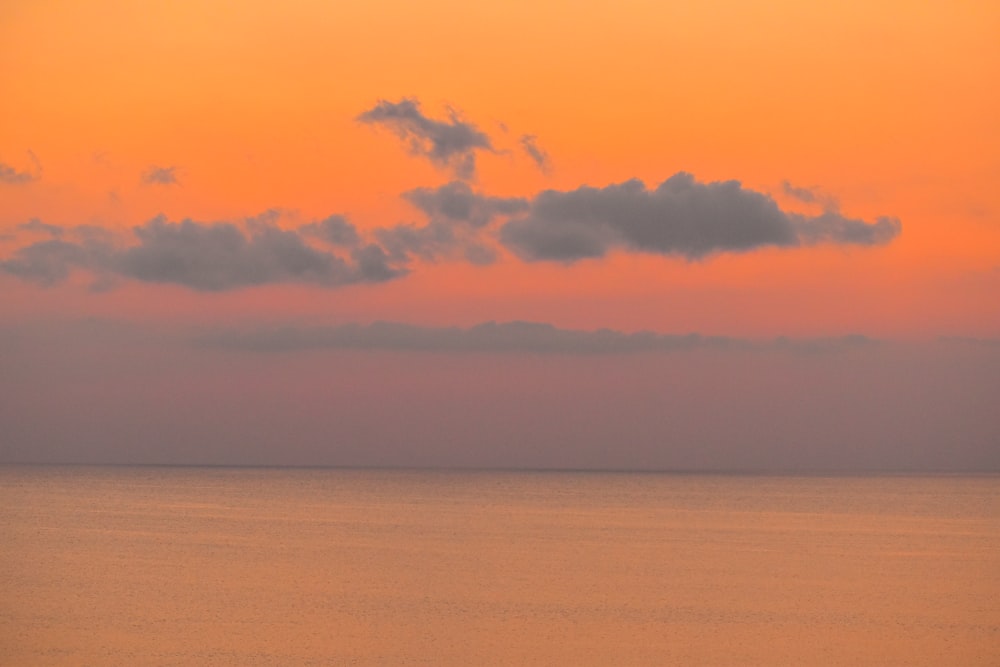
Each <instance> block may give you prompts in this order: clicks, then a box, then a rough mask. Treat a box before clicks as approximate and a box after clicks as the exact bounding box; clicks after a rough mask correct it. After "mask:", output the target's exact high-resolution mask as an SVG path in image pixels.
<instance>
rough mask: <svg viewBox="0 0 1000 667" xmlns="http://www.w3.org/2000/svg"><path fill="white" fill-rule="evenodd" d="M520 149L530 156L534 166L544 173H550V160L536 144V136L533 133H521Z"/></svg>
mask: <svg viewBox="0 0 1000 667" xmlns="http://www.w3.org/2000/svg"><path fill="white" fill-rule="evenodd" d="M521 149H522V150H524V152H525V153H526V154H527V156H528V157H530V158H531V160H532V162H534V163H535V166H536V167H538V169H539V170H540V171H541V172H542V173H543V174H545V175H549V174H551V173H552V160H551V159H550V158H549V154H548V153H547V152H546V151H545V150H544V149H543V148H542V147H541V146H539V145H538V138H537V137H536V136H535V135H533V134H522V135H521Z"/></svg>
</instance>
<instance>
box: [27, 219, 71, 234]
mask: <svg viewBox="0 0 1000 667" xmlns="http://www.w3.org/2000/svg"><path fill="white" fill-rule="evenodd" d="M17 228H18V229H21V230H24V231H26V232H40V233H42V234H48V235H49V236H52V237H56V238H58V237H60V236H62V235H63V232H64V231H65V230H64V229H63V228H62V227H60V226H59V225H48V224H46V223H44V222H42V221H41V220H39V219H38V218H32V219H31V220H29V221H28V222H25V223H23V224H20V225H18V226H17Z"/></svg>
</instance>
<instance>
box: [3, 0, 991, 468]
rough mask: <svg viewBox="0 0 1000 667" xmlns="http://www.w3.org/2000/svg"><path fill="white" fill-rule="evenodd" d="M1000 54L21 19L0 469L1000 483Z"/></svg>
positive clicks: (726, 27)
mask: <svg viewBox="0 0 1000 667" xmlns="http://www.w3.org/2000/svg"><path fill="white" fill-rule="evenodd" d="M998 32H1000V6H998V5H997V4H996V3H990V2H928V3H911V2H892V1H887V2H880V3H870V2H841V3H828V4H825V5H823V6H813V4H811V3H802V2H766V3H765V2H755V1H750V2H747V1H739V2H737V1H717V2H711V1H710V2H704V3H689V2H671V1H667V2H663V1H657V2H647V1H639V0H626V1H623V2H615V3H610V2H589V1H587V0H583V1H580V0H577V1H574V2H555V1H548V0H542V1H538V0H533V1H532V2H518V1H516V0H515V1H507V2H478V3H473V2H453V1H443V0H428V1H427V2H422V3H412V2H402V1H390V0H386V1H382V2H377V1H368V0H366V1H364V2H360V1H359V2H354V1H351V0H345V1H343V2H336V3H330V2H319V1H310V0H289V1H288V2H284V3H272V2H259V1H256V0H244V1H242V2H226V1H222V0H217V1H213V0H209V1H200V2H165V1H162V2H161V1H158V0H150V1H149V2H143V3H134V2H125V1H115V0H93V1H92V2H88V3H75V2H69V1H62V0H6V1H5V2H3V3H0V91H3V92H2V97H3V103H2V104H0V462H53V463H163V464H233V465H345V466H421V467H422V466H454V467H480V466H486V467H515V468H520V467H528V468H572V469H575V468H583V469H591V468H595V469H635V470H646V469H649V470H790V471H807V470H809V471H811V470H821V471H822V470H919V471H924V470H927V471H932V470H937V471H957V470H972V471H987V470H989V471H995V470H998V469H1000V417H998V416H997V411H996V407H995V405H996V403H997V399H998V397H1000V306H998V304H1000V188H997V183H998V182H1000V130H998V126H997V121H996V119H997V118H1000V88H998V87H997V86H996V83H995V82H996V81H997V80H998V79H1000V43H998V41H997V40H996V35H997V34H998Z"/></svg>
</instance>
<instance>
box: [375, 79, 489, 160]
mask: <svg viewBox="0 0 1000 667" xmlns="http://www.w3.org/2000/svg"><path fill="white" fill-rule="evenodd" d="M357 120H358V121H359V122H362V123H366V124H370V125H382V126H384V127H387V128H388V129H390V130H392V131H393V132H395V133H396V135H397V136H398V137H399V138H400V139H401V140H403V141H404V142H405V143H406V145H407V147H408V148H409V150H410V152H411V153H413V154H414V155H422V156H424V157H426V158H427V159H429V160H430V161H431V162H433V163H434V164H436V165H438V166H440V167H445V168H449V169H451V170H452V171H453V172H454V174H455V175H456V176H457V177H458V178H462V179H470V178H472V177H473V176H475V172H476V151H479V150H483V151H488V152H495V149H494V148H493V143H492V142H491V141H490V137H489V135H487V134H486V133H485V132H483V131H482V130H480V129H479V128H478V127H476V126H475V125H473V124H472V123H469V122H467V121H464V120H462V119H461V118H460V117H459V115H458V113H457V112H455V111H454V110H452V109H449V110H448V119H447V120H437V119H434V118H430V117H428V116H425V115H424V113H423V111H421V110H420V102H419V101H417V100H415V99H411V98H403V99H401V100H400V101H399V102H390V101H388V100H379V102H378V103H377V104H376V105H375V106H374V107H372V108H371V109H368V110H367V111H365V112H363V113H361V114H360V115H358V117H357Z"/></svg>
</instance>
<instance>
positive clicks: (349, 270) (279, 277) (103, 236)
mask: <svg viewBox="0 0 1000 667" xmlns="http://www.w3.org/2000/svg"><path fill="white" fill-rule="evenodd" d="M271 217H273V216H267V215H265V216H261V217H260V218H258V219H255V220H249V221H247V224H245V225H242V226H240V225H236V224H234V223H230V222H215V223H203V222H196V221H192V220H184V221H181V222H170V221H168V220H166V219H165V218H163V217H162V216H161V217H157V218H154V219H152V220H150V221H149V222H147V223H146V224H144V225H141V226H138V227H134V228H133V230H132V231H133V234H134V239H133V242H132V243H126V244H121V243H118V242H117V239H114V238H113V237H111V236H110V235H108V234H107V233H97V232H96V231H94V230H91V229H89V228H83V227H78V228H69V229H66V228H61V227H57V226H54V225H41V224H40V223H37V222H36V223H33V224H32V227H33V228H34V229H35V230H36V231H46V232H48V233H49V234H50V235H51V238H48V239H45V240H42V241H38V242H35V243H32V244H30V245H27V246H24V247H22V248H20V249H18V250H17V251H16V252H15V253H14V255H13V256H12V257H10V258H9V259H5V260H0V270H2V271H4V272H6V273H9V274H13V275H15V276H18V277H20V278H22V279H24V280H28V281H32V282H36V283H39V284H43V285H51V284H54V283H57V282H60V281H62V280H64V279H65V278H66V277H67V276H68V275H69V273H70V272H71V271H72V270H73V269H76V268H81V269H86V270H88V271H91V272H92V273H94V274H96V275H98V276H100V277H102V278H112V279H113V278H116V277H123V278H131V279H134V280H139V281H143V282H150V283H172V284H177V285H184V286H186V287H190V288H192V289H195V290H202V291H218V290H227V289H235V288H240V287H247V286H252V285H263V284H270V283H311V284H317V285H325V286H338V285H349V284H356V283H370V282H383V281H386V280H391V279H393V278H397V277H399V276H401V275H404V274H405V272H406V271H405V269H404V268H401V267H397V266H394V265H392V264H391V263H390V260H389V257H388V256H387V255H386V253H385V251H384V250H383V249H382V248H381V247H379V246H377V245H371V244H368V245H360V244H354V246H353V247H352V248H351V249H350V251H349V252H347V253H346V254H344V255H341V254H337V253H335V252H332V251H330V250H327V249H323V248H317V247H314V246H312V245H310V244H309V243H307V241H306V236H309V235H312V234H313V233H315V231H316V229H317V228H318V229H319V230H321V231H322V230H327V231H329V229H330V227H331V224H330V221H329V220H328V221H326V224H325V226H324V224H323V223H321V224H319V225H316V223H311V224H310V225H307V226H303V228H299V229H296V230H285V229H280V228H278V227H277V226H275V225H274V224H273V223H272V222H271V221H270V218H271ZM340 222H341V223H342V224H341V225H340V226H339V233H340V234H341V235H342V236H345V237H347V236H350V231H351V230H353V226H350V224H349V223H347V222H346V221H343V220H341V221H340Z"/></svg>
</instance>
